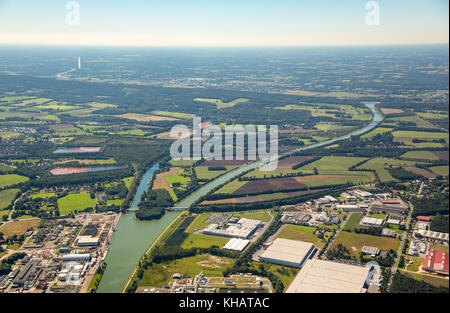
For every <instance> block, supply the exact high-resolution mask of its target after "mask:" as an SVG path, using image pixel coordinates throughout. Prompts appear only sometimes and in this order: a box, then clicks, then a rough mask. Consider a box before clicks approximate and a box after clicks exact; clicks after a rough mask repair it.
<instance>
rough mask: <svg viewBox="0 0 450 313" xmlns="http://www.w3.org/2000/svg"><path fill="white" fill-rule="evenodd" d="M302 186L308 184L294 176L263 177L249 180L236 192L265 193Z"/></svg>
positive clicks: (304, 186)
mask: <svg viewBox="0 0 450 313" xmlns="http://www.w3.org/2000/svg"><path fill="white" fill-rule="evenodd" d="M300 188H306V185H305V184H303V183H301V182H299V181H297V180H296V179H295V178H292V177H286V178H273V179H261V180H252V181H249V182H248V183H246V184H245V185H244V186H242V187H241V188H239V189H238V190H236V191H235V192H234V194H247V193H255V192H260V193H264V192H267V191H277V190H289V189H300Z"/></svg>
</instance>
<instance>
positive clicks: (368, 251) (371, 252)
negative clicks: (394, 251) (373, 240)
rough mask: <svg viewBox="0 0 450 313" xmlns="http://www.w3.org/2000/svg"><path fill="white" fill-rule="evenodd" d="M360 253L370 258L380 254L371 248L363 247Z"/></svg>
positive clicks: (378, 250)
mask: <svg viewBox="0 0 450 313" xmlns="http://www.w3.org/2000/svg"><path fill="white" fill-rule="evenodd" d="M361 252H362V253H364V254H368V255H370V256H371V257H376V256H377V255H378V254H380V249H378V248H376V247H371V246H363V247H362V249H361Z"/></svg>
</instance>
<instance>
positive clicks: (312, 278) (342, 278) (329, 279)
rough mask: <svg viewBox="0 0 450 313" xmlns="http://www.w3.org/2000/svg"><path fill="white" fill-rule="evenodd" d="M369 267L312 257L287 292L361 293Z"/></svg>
mask: <svg viewBox="0 0 450 313" xmlns="http://www.w3.org/2000/svg"><path fill="white" fill-rule="evenodd" d="M368 276H369V269H368V268H366V267H361V266H356V265H348V264H343V263H337V262H332V261H324V260H319V259H310V260H308V261H306V263H305V265H304V266H303V267H302V269H301V270H300V271H299V272H298V274H297V276H296V277H295V278H294V280H293V281H292V283H291V285H290V286H289V287H288V289H287V290H286V292H287V293H361V292H364V290H366V289H365V288H364V287H365V285H366V279H367V277H368Z"/></svg>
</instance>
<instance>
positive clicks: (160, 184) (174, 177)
mask: <svg viewBox="0 0 450 313" xmlns="http://www.w3.org/2000/svg"><path fill="white" fill-rule="evenodd" d="M180 172H183V169H181V168H179V167H172V168H171V169H170V170H169V171H167V172H164V173H159V174H157V175H156V178H155V180H154V182H153V190H156V189H165V190H167V191H168V192H169V194H170V196H171V197H172V200H173V201H177V200H178V197H177V195H176V194H175V192H174V191H173V189H172V188H171V187H170V183H169V180H170V181H172V183H173V182H176V181H186V182H187V181H190V179H189V178H186V177H183V176H178V173H180ZM167 177H170V178H169V179H167ZM186 179H188V180H186Z"/></svg>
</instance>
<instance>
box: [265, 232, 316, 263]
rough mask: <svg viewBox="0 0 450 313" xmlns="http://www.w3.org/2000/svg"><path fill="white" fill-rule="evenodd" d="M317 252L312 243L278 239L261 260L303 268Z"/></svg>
mask: <svg viewBox="0 0 450 313" xmlns="http://www.w3.org/2000/svg"><path fill="white" fill-rule="evenodd" d="M315 250H316V247H315V246H314V245H313V244H312V243H310V242H303V241H298V240H289V239H282V238H277V239H275V240H274V242H273V243H272V244H271V245H270V246H269V247H268V248H267V249H266V251H264V252H263V254H261V255H260V257H259V260H260V261H262V262H267V263H273V264H278V265H284V266H290V267H302V265H303V263H305V261H306V260H307V259H308V258H309V257H310V256H311V255H312V254H313V252H314V251H315Z"/></svg>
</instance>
